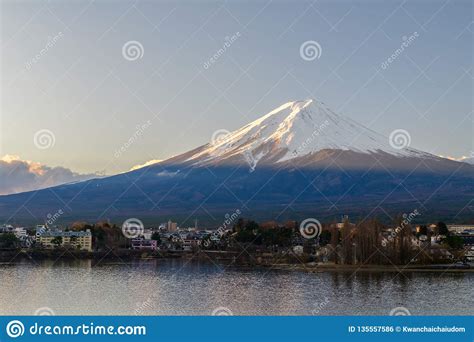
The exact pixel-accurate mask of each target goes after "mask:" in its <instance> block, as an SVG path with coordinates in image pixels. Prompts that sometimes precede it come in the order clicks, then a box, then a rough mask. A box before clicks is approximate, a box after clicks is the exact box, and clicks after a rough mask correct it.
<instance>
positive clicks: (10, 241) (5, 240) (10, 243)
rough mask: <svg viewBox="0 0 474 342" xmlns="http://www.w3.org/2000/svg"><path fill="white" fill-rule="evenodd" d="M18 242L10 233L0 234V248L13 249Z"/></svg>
mask: <svg viewBox="0 0 474 342" xmlns="http://www.w3.org/2000/svg"><path fill="white" fill-rule="evenodd" d="M19 241H20V240H19V239H18V238H17V237H16V236H15V234H12V233H5V234H0V247H3V248H14V247H16V246H17V244H18V242H19Z"/></svg>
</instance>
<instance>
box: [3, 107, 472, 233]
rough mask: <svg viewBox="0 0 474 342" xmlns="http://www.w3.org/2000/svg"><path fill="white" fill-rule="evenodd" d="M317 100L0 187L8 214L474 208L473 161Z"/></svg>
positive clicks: (460, 214) (310, 213) (267, 215)
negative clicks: (153, 155) (109, 164)
mask: <svg viewBox="0 0 474 342" xmlns="http://www.w3.org/2000/svg"><path fill="white" fill-rule="evenodd" d="M407 140H409V136H405V135H404V132H395V134H394V135H393V136H390V137H385V136H383V135H381V134H378V133H377V132H374V131H372V130H370V129H369V128H367V127H364V126H363V125H360V124H358V123H356V122H354V121H352V120H351V119H349V118H347V117H344V116H342V115H339V114H336V113H334V112H333V111H332V110H331V109H329V108H328V107H327V106H326V105H325V104H324V103H322V102H319V101H316V100H304V101H294V102H288V103H285V104H283V105H281V106H280V107H278V108H276V109H275V110H273V111H271V112H269V113H268V114H266V115H264V116H262V117H261V118H259V119H258V120H255V121H253V122H251V123H249V124H247V125H245V126H244V127H242V128H240V129H237V130H235V131H233V132H227V131H224V130H222V131H217V132H216V133H215V134H214V136H213V138H212V141H211V142H209V143H208V144H206V145H203V146H200V147H198V148H196V149H194V150H191V151H189V152H186V153H183V154H181V155H178V156H175V157H173V158H170V159H168V160H164V161H161V162H158V163H155V164H153V165H150V166H146V167H143V168H140V169H138V170H133V171H131V172H128V173H124V174H120V175H116V176H112V177H106V178H102V179H93V180H88V181H84V182H79V183H76V184H68V185H62V186H57V187H53V188H50V189H45V190H40V191H36V192H27V193H22V194H17V195H10V196H2V197H0V219H2V220H7V221H8V220H10V221H12V220H16V221H17V222H18V221H24V222H27V221H28V222H31V221H34V220H37V219H38V218H45V217H47V215H48V214H51V213H54V212H56V211H57V210H58V209H59V208H61V209H62V210H63V211H64V212H65V214H64V215H62V217H61V218H60V220H62V221H63V222H71V221H75V220H87V221H93V222H94V221H97V220H103V219H110V220H112V221H117V222H120V220H123V219H126V218H129V217H138V218H140V219H141V220H143V221H145V222H148V223H156V222H159V221H160V220H167V219H168V218H173V219H174V220H177V221H178V222H179V223H180V224H181V225H183V226H185V225H186V224H188V225H192V224H193V221H194V219H196V218H197V219H199V220H200V222H201V223H206V224H208V225H210V226H213V225H214V226H218V225H219V224H220V223H221V222H222V220H223V218H224V217H225V215H226V214H229V213H232V212H235V211H236V210H240V212H241V213H242V216H244V217H249V218H255V219H259V220H265V219H268V220H279V221H283V220H287V219H296V220H298V219H304V218H307V217H317V218H319V219H322V220H324V219H327V220H329V219H334V218H336V217H339V216H340V215H342V214H348V215H351V216H352V217H355V218H354V219H356V218H358V219H364V218H366V217H369V216H376V215H378V216H380V217H381V219H385V220H389V219H391V218H392V216H394V215H396V214H403V213H407V212H412V211H413V210H414V209H417V210H418V211H419V212H420V213H422V215H427V216H428V215H429V217H430V220H435V219H444V220H450V221H463V220H467V219H469V217H472V216H473V212H472V207H471V206H469V203H470V201H471V199H472V196H473V194H474V172H473V171H474V167H473V166H471V165H469V164H467V163H461V162H457V161H452V160H448V159H445V158H441V157H438V156H435V155H432V154H429V153H426V152H422V151H418V150H416V149H413V148H410V147H408V146H409V144H407V143H406V142H407Z"/></svg>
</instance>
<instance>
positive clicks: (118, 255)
mask: <svg viewBox="0 0 474 342" xmlns="http://www.w3.org/2000/svg"><path fill="white" fill-rule="evenodd" d="M203 254H204V255H205V256H203V255H197V257H196V255H193V256H192V258H191V259H194V260H193V262H205V263H206V262H207V263H211V260H212V262H214V263H215V262H217V263H222V264H224V265H226V266H230V267H242V268H249V269H272V270H283V271H300V272H308V273H320V272H355V273H358V272H403V273H406V272H436V273H446V272H449V273H474V267H472V265H471V267H469V265H467V266H461V265H459V264H433V265H409V266H407V265H373V264H366V265H340V264H333V263H327V264H318V263H315V262H308V263H304V264H301V263H272V262H271V260H265V261H266V262H262V263H249V262H245V261H244V262H243V260H232V259H231V258H226V257H224V258H221V257H218V255H214V257H212V258H211V257H210V255H212V254H213V253H206V252H203ZM217 254H221V253H217ZM225 254H227V253H225ZM190 255H191V254H190V253H186V252H171V251H167V252H160V253H150V252H145V251H141V250H115V251H103V252H97V251H95V252H87V251H72V252H71V251H66V250H34V251H29V252H26V251H24V250H21V251H13V250H10V251H5V250H4V251H0V265H15V264H16V263H17V262H18V261H47V260H50V261H59V260H61V261H81V260H91V261H92V262H94V261H98V263H101V262H104V264H107V263H108V262H110V261H113V260H115V261H117V260H119V261H122V262H130V261H153V260H176V259H183V260H189V257H190ZM194 257H196V258H194ZM210 259H211V260H210Z"/></svg>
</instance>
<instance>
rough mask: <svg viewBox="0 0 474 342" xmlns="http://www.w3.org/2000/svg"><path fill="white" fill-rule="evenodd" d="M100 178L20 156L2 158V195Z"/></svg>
mask: <svg viewBox="0 0 474 342" xmlns="http://www.w3.org/2000/svg"><path fill="white" fill-rule="evenodd" d="M96 177H99V176H98V175H97V174H79V173H76V172H73V171H72V170H70V169H68V168H65V167H61V166H56V167H50V166H47V165H43V164H41V163H38V162H33V161H29V160H22V159H21V158H20V157H19V156H14V155H8V154H7V155H5V156H4V157H2V158H0V195H8V194H14V193H19V192H25V191H32V190H38V189H44V188H48V187H51V186H56V185H60V184H64V183H70V182H77V181H83V180H87V179H91V178H96Z"/></svg>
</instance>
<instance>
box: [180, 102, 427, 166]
mask: <svg viewBox="0 0 474 342" xmlns="http://www.w3.org/2000/svg"><path fill="white" fill-rule="evenodd" d="M321 150H345V151H354V152H358V153H378V152H385V153H389V154H391V155H394V156H399V157H403V156H415V155H418V156H419V155H420V154H423V153H422V152H419V151H416V150H413V149H409V148H404V149H396V148H394V147H392V146H391V144H390V142H389V138H388V137H384V136H383V135H381V134H378V133H376V132H374V131H372V130H371V129H369V128H366V127H364V126H363V125H360V124H358V123H356V122H355V121H353V120H351V119H349V118H347V117H344V116H342V115H339V114H336V113H334V112H333V111H332V110H331V109H329V108H328V107H327V106H326V105H325V104H324V103H322V102H319V101H316V100H312V99H308V100H303V101H292V102H287V103H285V104H283V105H281V106H280V107H278V108H276V109H274V110H272V111H271V112H269V113H268V114H266V115H264V116H262V117H261V118H259V119H257V120H255V121H253V122H251V123H249V124H247V125H245V126H243V127H242V128H240V129H238V130H236V131H233V132H230V133H226V132H224V133H222V134H220V135H219V134H217V136H214V137H213V141H211V143H209V144H207V145H205V146H203V147H202V148H200V149H198V150H197V151H195V153H194V154H192V155H191V156H188V158H187V161H189V162H197V163H208V162H219V161H229V160H235V159H236V158H239V159H242V156H243V157H244V158H246V157H247V158H246V159H248V156H251V159H252V161H253V162H254V163H255V164H256V163H258V162H259V161H260V160H263V159H264V160H265V161H266V162H272V163H278V162H284V161H288V160H291V159H293V158H298V157H302V156H306V155H309V154H313V153H316V152H319V151H321Z"/></svg>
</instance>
